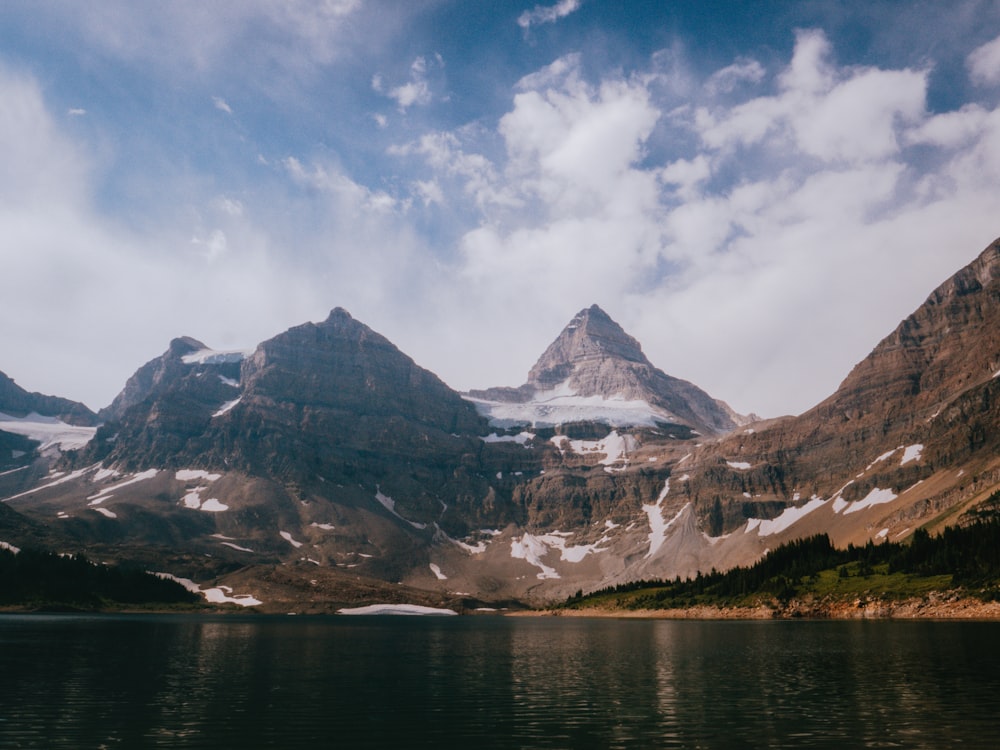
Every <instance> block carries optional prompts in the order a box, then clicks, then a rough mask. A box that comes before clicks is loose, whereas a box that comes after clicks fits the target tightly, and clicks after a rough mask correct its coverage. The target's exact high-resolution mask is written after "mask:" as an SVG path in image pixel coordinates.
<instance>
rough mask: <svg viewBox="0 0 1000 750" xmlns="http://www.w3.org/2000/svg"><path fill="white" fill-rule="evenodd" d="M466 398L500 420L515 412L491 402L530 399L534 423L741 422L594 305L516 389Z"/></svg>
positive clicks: (709, 427) (703, 429)
mask: <svg viewBox="0 0 1000 750" xmlns="http://www.w3.org/2000/svg"><path fill="white" fill-rule="evenodd" d="M469 396H470V398H473V399H476V400H478V401H479V402H481V403H483V404H484V407H483V411H484V412H485V413H488V414H490V415H492V416H496V417H498V418H499V419H501V420H502V419H506V418H508V417H509V415H513V414H516V413H518V411H517V410H512V409H504V408H490V406H489V404H490V402H493V403H497V404H509V403H521V404H534V405H536V406H537V408H536V409H535V411H536V413H537V414H538V417H536V418H535V420H534V423H535V424H538V423H539V422H541V423H542V424H549V423H558V420H559V419H560V418H562V419H565V421H572V420H573V419H574V418H579V419H580V420H581V421H587V419H588V417H590V418H591V419H595V421H604V422H607V423H608V424H610V425H611V426H624V425H627V424H630V423H631V424H643V421H642V420H643V419H645V420H646V421H645V424H647V425H649V426H652V425H654V424H656V423H661V424H674V425H682V426H685V427H688V428H691V429H693V430H695V431H697V432H699V433H701V434H703V435H716V434H722V433H726V432H729V431H730V430H732V429H733V428H734V427H736V426H737V424H740V423H742V422H744V421H745V420H744V419H743V418H742V417H740V416H739V415H737V414H736V413H735V412H733V411H732V410H731V409H730V408H729V407H728V406H727V405H726V404H724V403H723V402H721V401H717V400H715V399H713V398H712V397H711V396H709V395H708V394H707V393H705V392H704V391H703V390H701V389H700V388H698V387H697V386H695V385H694V384H692V383H689V382H687V381H686V380H681V379H679V378H674V377H671V376H670V375H667V374H665V373H664V372H662V371H661V370H659V369H657V368H656V367H654V366H653V365H652V364H651V363H650V362H649V360H648V359H647V358H646V355H645V354H643V352H642V347H641V346H640V345H639V342H638V341H636V340H635V339H634V338H632V337H631V336H629V335H628V334H627V333H626V332H625V331H624V330H623V329H622V328H621V326H619V325H618V324H617V323H616V322H615V321H613V320H612V319H611V318H610V317H609V316H608V314H607V313H606V312H604V311H603V310H602V309H601V308H600V307H598V306H597V305H593V306H591V307H589V308H587V309H585V310H581V311H580V312H579V313H577V314H576V316H575V317H574V318H573V320H571V321H570V322H569V324H568V325H567V326H566V327H565V328H564V329H563V331H562V333H560V334H559V336H558V337H557V338H556V340H555V341H553V342H552V344H551V345H550V346H549V347H548V349H546V350H545V352H544V353H543V354H542V356H541V357H540V358H539V359H538V361H537V362H536V363H535V365H534V367H532V368H531V371H530V372H529V373H528V381H527V383H525V384H524V385H523V386H521V387H520V388H516V389H512V388H491V389H488V390H484V391H472V392H470V394H469ZM521 411H522V412H524V413H525V414H530V413H531V412H530V411H529V410H521ZM509 419H510V420H513V417H509Z"/></svg>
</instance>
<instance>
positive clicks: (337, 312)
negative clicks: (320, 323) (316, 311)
mask: <svg viewBox="0 0 1000 750" xmlns="http://www.w3.org/2000/svg"><path fill="white" fill-rule="evenodd" d="M345 320H354V318H352V317H351V314H350V313H349V312H347V310H345V309H344V308H342V307H335V308H333V309H332V310H330V314H329V315H328V316H327V317H326V321H325V322H326V323H335V322H338V321H345Z"/></svg>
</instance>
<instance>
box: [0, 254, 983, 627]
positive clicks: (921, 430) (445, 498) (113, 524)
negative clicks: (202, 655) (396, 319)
mask: <svg viewBox="0 0 1000 750" xmlns="http://www.w3.org/2000/svg"><path fill="white" fill-rule="evenodd" d="M664 323H665V324H666V321H665V322H664ZM0 412H2V413H0V498H3V503H2V505H0V541H2V543H3V545H4V546H8V547H23V546H34V547H44V548H47V549H51V550H54V551H59V552H70V553H72V552H77V551H86V553H87V554H88V555H89V556H91V557H94V558H96V559H100V560H130V561H136V562H138V563H140V564H141V565H143V566H144V567H145V568H146V569H148V570H152V571H156V572H160V573H163V574H169V575H170V576H173V577H176V578H178V579H181V580H183V581H184V582H185V583H186V585H188V586H189V587H190V588H192V589H198V590H200V591H201V592H203V593H204V594H205V595H206V597H207V598H208V599H209V600H210V601H217V602H225V601H230V602H235V603H236V604H243V605H253V606H256V607H257V608H258V609H260V610H262V611H270V612H289V611H295V612H303V613H307V612H333V611H336V610H337V609H338V608H341V607H344V606H345V605H352V604H367V603H372V602H389V603H392V602H395V603H407V604H416V605H425V606H437V607H441V606H447V607H452V608H455V609H462V610H469V609H474V608H477V607H501V606H507V605H510V604H512V603H517V602H519V603H526V604H535V605H538V604H544V603H547V602H552V601H556V600H560V599H563V598H565V597H567V596H570V595H572V594H573V593H575V592H577V591H580V590H582V591H585V592H586V591H591V590H596V589H601V588H605V587H608V586H614V585H617V584H619V583H627V582H630V581H635V580H639V579H650V578H673V577H675V576H682V577H685V576H693V575H695V574H696V573H697V572H699V571H708V570H710V569H713V568H715V569H717V570H725V569H729V568H732V567H734V566H737V565H748V564H750V563H752V562H754V561H756V560H758V559H760V558H761V557H762V556H764V555H766V554H767V552H768V551H769V550H771V549H774V548H775V547H777V546H778V545H780V544H781V543H783V542H787V541H790V540H794V539H798V538H803V537H807V536H810V535H813V534H817V533H826V534H828V535H829V537H830V539H831V540H832V541H833V543H834V544H836V545H839V546H843V545H847V544H849V543H854V544H863V543H865V542H867V541H869V540H874V541H876V542H877V541H879V540H883V539H888V540H893V541H899V540H904V539H906V538H907V537H908V535H910V534H911V533H912V532H913V531H914V530H915V529H917V528H921V527H923V528H927V529H930V530H932V531H933V530H938V529H941V528H944V527H945V526H948V525H955V524H958V525H963V524H967V523H969V522H970V521H971V520H973V519H976V518H979V517H982V516H984V515H989V514H992V513H993V512H994V511H995V510H996V509H995V508H993V507H991V506H992V505H993V504H995V500H993V501H990V497H991V495H993V494H994V493H995V492H996V491H997V489H998V488H1000V241H997V242H996V243H994V244H992V245H991V246H990V247H988V248H987V249H986V250H985V251H984V252H983V253H982V254H981V255H980V256H979V257H978V258H977V259H976V260H974V261H973V262H972V263H971V264H970V265H968V266H967V267H965V268H963V269H962V270H960V271H959V272H958V273H957V274H955V275H954V276H953V277H952V278H950V279H948V280H947V281H945V282H944V283H943V284H942V285H941V286H939V287H938V288H937V289H935V290H934V291H933V292H932V293H931V295H930V296H929V297H928V298H927V301H926V302H925V303H924V304H923V305H921V306H920V307H919V308H918V309H917V310H916V311H915V312H914V313H913V314H912V315H910V316H909V317H908V318H906V320H904V321H903V322H902V323H900V324H899V326H898V327H897V328H896V330H895V331H893V332H892V333H890V334H889V335H888V336H887V337H886V338H885V339H883V340H882V341H881V342H880V343H879V344H878V345H877V346H876V347H875V349H874V350H873V351H872V352H871V354H870V355H869V356H868V357H867V358H865V359H864V360H863V361H862V362H860V363H859V364H857V365H856V366H855V367H854V369H853V370H852V371H851V372H850V374H849V375H848V376H847V378H846V379H845V380H844V381H843V383H842V384H841V386H840V387H839V388H838V389H837V391H836V392H835V393H834V394H832V395H831V396H830V397H829V398H827V399H826V400H825V401H823V402H822V403H820V404H818V405H817V406H815V407H814V408H812V409H811V410H809V411H807V412H805V413H804V414H801V415H799V416H795V417H783V418H779V419H769V420H760V419H758V418H757V417H755V416H754V415H749V416H743V415H739V414H736V413H735V412H734V411H733V410H732V409H730V408H729V407H728V406H727V405H726V404H725V403H723V402H721V401H719V400H717V399H715V398H713V397H712V396H710V395H709V394H707V393H705V392H704V391H703V390H701V389H700V388H698V387H697V386H695V385H693V384H692V383H689V382H687V381H684V380H681V379H678V378H675V377H672V376H670V375H668V374H666V373H664V372H663V371H661V370H659V369H658V368H657V367H656V366H655V365H654V364H652V363H651V362H650V361H649V360H648V359H647V358H646V356H645V355H644V354H643V351H642V348H641V346H640V344H639V342H637V341H636V340H635V339H634V338H632V337H631V336H629V335H628V334H627V333H626V332H625V331H623V330H622V328H621V327H620V326H619V325H618V324H617V323H615V322H614V321H613V320H612V319H611V318H610V317H608V315H607V314H606V313H605V312H604V311H603V310H601V309H600V308H599V307H597V306H596V305H595V306H593V307H590V308H589V309H585V310H582V311H581V312H579V313H578V314H577V315H576V316H575V317H574V318H573V319H572V320H571V321H570V322H569V324H568V325H567V326H566V328H565V329H564V330H563V331H562V332H561V333H560V334H559V336H558V337H557V338H556V339H555V341H554V342H553V343H552V344H551V346H549V348H548V349H547V350H546V351H545V352H544V353H543V354H542V356H541V357H540V358H539V360H538V362H537V363H536V364H535V366H534V367H533V368H532V369H531V371H530V372H529V373H528V375H527V380H526V382H525V383H524V384H523V385H521V386H519V387H492V388H486V389H483V390H476V391H472V392H469V393H465V394H463V393H458V392H456V391H454V390H452V389H451V388H449V387H448V386H447V385H446V384H445V383H443V382H442V381H441V380H440V379H439V378H438V377H437V376H435V375H434V374H433V373H431V372H429V371H427V370H425V369H423V368H421V367H420V366H419V365H417V364H416V363H415V362H414V361H413V360H412V359H410V358H409V357H408V356H406V355H405V354H404V353H402V352H401V351H399V350H398V349H397V348H396V347H395V346H394V345H393V344H392V343H391V342H389V341H388V340H387V339H385V338H384V337H383V336H381V335H379V334H378V333H376V332H375V331H373V330H371V329H370V328H368V327H367V326H365V325H364V324H363V323H361V322H359V321H357V320H355V319H354V318H352V317H351V315H350V314H348V313H347V312H346V311H345V310H342V309H340V308H338V309H335V310H333V311H332V312H331V313H330V315H329V317H328V318H327V319H326V320H324V321H322V322H320V323H305V324H303V325H300V326H297V327H295V328H291V329H290V330H287V331H285V332H284V333H280V334H278V335H276V336H275V337H274V338H271V339H269V340H267V341H264V342H263V343H261V344H259V345H258V346H257V347H256V349H254V350H252V351H245V352H225V351H215V350H212V349H211V348H209V347H208V346H206V345H205V344H203V343H202V342H200V341H197V340H195V339H192V338H188V337H182V338H177V339H174V340H173V341H171V342H170V344H169V346H168V347H167V350H166V351H165V352H164V353H163V355H162V356H160V357H158V358H156V359H154V360H152V361H150V362H147V363H146V364H145V365H143V366H142V367H140V368H139V369H138V370H137V371H136V372H135V374H134V375H133V376H132V377H131V378H130V379H129V380H128V382H127V383H125V385H124V388H123V389H122V390H121V392H120V394H119V395H118V396H117V398H115V400H114V401H113V403H111V404H110V405H109V406H107V407H106V408H104V409H102V410H101V411H100V412H99V413H97V414H95V413H93V412H91V411H90V410H89V409H87V408H86V407H85V406H83V405H81V404H77V403H74V402H71V401H68V400H66V399H61V398H56V397H51V396H43V395H40V394H37V393H28V392H27V391H25V390H23V389H22V388H20V387H19V386H18V385H17V384H15V383H14V382H13V381H12V380H10V379H9V378H7V377H6V376H3V375H2V374H0Z"/></svg>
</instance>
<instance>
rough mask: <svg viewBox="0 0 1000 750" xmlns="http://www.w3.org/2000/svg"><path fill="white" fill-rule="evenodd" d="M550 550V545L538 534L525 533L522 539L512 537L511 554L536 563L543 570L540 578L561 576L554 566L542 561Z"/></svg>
mask: <svg viewBox="0 0 1000 750" xmlns="http://www.w3.org/2000/svg"><path fill="white" fill-rule="evenodd" d="M548 552H549V548H548V546H546V544H545V543H544V542H543V541H542V540H541V539H539V538H538V537H536V536H533V535H532V534H525V535H524V536H522V537H521V538H520V539H517V538H515V539H512V540H511V542H510V556H511V557H512V558H514V559H515V560H525V561H526V562H527V563H528V564H529V565H534V566H535V567H536V568H539V569H540V570H541V571H542V572H541V573H539V574H538V576H537V577H538V578H539V579H540V580H545V579H546V578H559V574H558V573H557V572H556V571H555V569H554V568H550V567H549V566H548V565H546V564H545V563H543V562H542V559H541V558H542V557H544V556H545V555H547V554H548Z"/></svg>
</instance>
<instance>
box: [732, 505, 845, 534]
mask: <svg viewBox="0 0 1000 750" xmlns="http://www.w3.org/2000/svg"><path fill="white" fill-rule="evenodd" d="M825 503H826V501H825V500H823V499H821V498H818V497H817V498H813V499H812V500H810V501H809V502H808V503H806V504H805V505H803V506H802V507H800V508H795V507H791V508H785V509H784V510H783V511H781V515H780V516H778V517H777V518H770V519H766V520H765V519H753V520H755V521H759V523H757V524H756V525H755V526H754V528H756V529H757V536H771V535H772V534H778V533H780V532H782V531H784V530H785V529H787V528H788V527H789V526H791V525H792V524H794V523H796V522H797V521H801V520H802V519H803V518H805V517H806V516H807V515H809V514H810V513H812V512H813V511H814V510H816V509H817V508H819V507H821V506H823V505H824V504H825ZM749 530H750V529H749V528H748V529H747V531H749Z"/></svg>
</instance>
